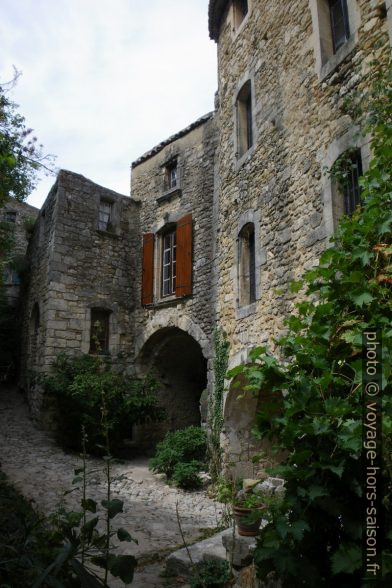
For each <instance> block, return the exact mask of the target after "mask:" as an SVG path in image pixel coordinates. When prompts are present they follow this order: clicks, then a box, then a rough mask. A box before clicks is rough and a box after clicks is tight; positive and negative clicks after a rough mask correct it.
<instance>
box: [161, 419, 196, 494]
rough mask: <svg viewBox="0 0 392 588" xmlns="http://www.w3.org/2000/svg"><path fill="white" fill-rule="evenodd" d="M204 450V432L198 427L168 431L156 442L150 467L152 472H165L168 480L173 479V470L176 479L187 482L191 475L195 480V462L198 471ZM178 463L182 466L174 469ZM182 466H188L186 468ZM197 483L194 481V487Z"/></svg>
mask: <svg viewBox="0 0 392 588" xmlns="http://www.w3.org/2000/svg"><path fill="white" fill-rule="evenodd" d="M206 450H207V439H206V434H205V432H204V431H203V429H201V428H200V427H193V426H192V427H187V428H186V429H180V430H179V431H173V432H169V433H167V434H166V437H165V438H164V440H163V441H160V443H158V445H157V449H156V454H155V456H154V457H153V458H152V459H151V460H150V469H152V470H153V471H154V472H159V473H162V474H166V476H167V477H168V479H169V480H170V479H174V475H175V472H177V474H176V478H177V480H183V481H184V482H185V480H187V481H188V482H189V480H190V478H192V477H193V478H194V480H195V481H196V478H195V468H196V466H195V464H196V463H199V468H198V471H200V469H201V463H200V462H203V461H204V460H205V456H206ZM179 464H181V466H182V467H180V468H177V470H176V467H177V466H178V465H179ZM192 464H193V465H192ZM184 466H188V468H186V467H184ZM189 466H191V467H189ZM197 478H198V476H197ZM186 483H187V482H185V484H186ZM179 485H181V483H179ZM198 485H199V484H198V482H197V481H196V487H197V486H198ZM186 487H190V486H186Z"/></svg>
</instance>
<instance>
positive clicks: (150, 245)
mask: <svg viewBox="0 0 392 588" xmlns="http://www.w3.org/2000/svg"><path fill="white" fill-rule="evenodd" d="M153 302H154V233H145V234H144V235H143V274H142V305H145V304H152V303H153Z"/></svg>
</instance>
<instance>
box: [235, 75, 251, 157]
mask: <svg viewBox="0 0 392 588" xmlns="http://www.w3.org/2000/svg"><path fill="white" fill-rule="evenodd" d="M252 119H253V114H252V89H251V82H250V80H248V81H247V82H246V83H245V84H244V85H243V87H242V88H241V90H240V92H239V94H238V98H237V127H238V130H237V134H238V153H237V156H238V157H241V156H242V155H244V153H246V152H247V151H248V149H250V148H251V147H252V145H253V125H252Z"/></svg>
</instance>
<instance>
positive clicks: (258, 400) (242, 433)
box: [222, 375, 281, 478]
mask: <svg viewBox="0 0 392 588" xmlns="http://www.w3.org/2000/svg"><path fill="white" fill-rule="evenodd" d="M244 385H245V381H244V378H243V376H241V375H240V376H237V377H236V378H234V379H233V381H232V382H231V383H230V385H229V387H228V391H227V393H226V396H225V401H224V407H223V431H222V446H223V451H224V462H225V463H226V464H230V465H229V466H228V467H229V468H230V470H231V472H232V474H233V475H234V476H235V477H251V478H253V477H255V476H256V475H257V471H258V470H259V469H260V466H258V465H256V466H255V465H254V464H253V463H252V457H254V456H255V455H258V454H260V455H262V456H263V457H262V460H261V462H260V463H261V467H263V465H271V463H272V462H276V461H278V460H279V456H276V454H273V453H272V450H271V449H272V448H271V443H270V441H269V440H268V439H261V440H260V439H256V438H255V437H254V435H253V434H252V428H253V427H254V425H255V424H256V415H257V412H259V411H260V410H261V408H262V407H263V405H264V403H266V402H274V405H275V406H276V400H279V396H280V397H281V395H279V393H276V392H274V393H271V392H269V391H267V390H260V392H259V394H258V395H257V394H253V393H251V392H249V391H245V390H244Z"/></svg>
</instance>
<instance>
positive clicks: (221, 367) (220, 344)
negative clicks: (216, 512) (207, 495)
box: [208, 327, 229, 480]
mask: <svg viewBox="0 0 392 588" xmlns="http://www.w3.org/2000/svg"><path fill="white" fill-rule="evenodd" d="M213 344H214V359H213V370H214V387H213V393H212V394H211V396H210V402H209V407H208V424H209V439H208V450H209V455H210V473H211V476H212V478H213V479H214V480H215V479H216V478H217V477H218V476H219V474H220V471H221V465H222V450H221V447H220V434H221V431H222V427H223V394H224V390H225V377H226V372H227V367H228V363H229V342H228V340H227V338H226V337H225V335H224V333H223V331H222V330H221V329H220V328H219V327H216V328H215V331H214V336H213Z"/></svg>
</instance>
